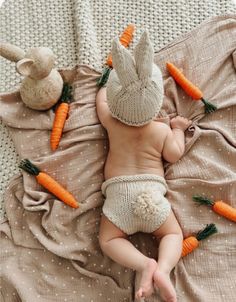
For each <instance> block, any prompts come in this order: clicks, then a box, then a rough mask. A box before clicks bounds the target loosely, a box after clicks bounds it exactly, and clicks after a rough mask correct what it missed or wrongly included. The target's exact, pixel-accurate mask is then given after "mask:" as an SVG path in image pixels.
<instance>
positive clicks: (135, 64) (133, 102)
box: [107, 31, 164, 127]
mask: <svg viewBox="0 0 236 302" xmlns="http://www.w3.org/2000/svg"><path fill="white" fill-rule="evenodd" d="M134 59H135V60H134ZM134 59H133V57H132V56H131V54H130V52H129V51H128V50H127V49H126V48H125V47H124V46H122V45H121V44H120V42H119V40H118V38H117V39H115V40H114V41H113V44H112V60H113V67H114V69H113V70H112V71H111V73H110V76H109V79H108V82H107V104H108V106H109V108H110V111H111V113H112V116H113V117H115V118H117V119H118V120H120V121H121V122H122V123H125V124H127V125H130V126H137V127H138V126H142V125H145V124H147V123H149V122H150V121H151V120H152V119H154V118H155V117H156V116H157V114H158V112H159V111H160V108H161V106H162V102H163V96H164V88H163V80H162V75H161V71H160V69H159V68H158V67H157V66H156V65H155V64H153V59H154V51H153V47H152V43H151V41H150V39H149V35H148V32H147V31H144V33H143V34H142V36H141V38H140V41H139V42H138V44H137V45H136V47H135V50H134Z"/></svg>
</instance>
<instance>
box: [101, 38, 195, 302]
mask: <svg viewBox="0 0 236 302" xmlns="http://www.w3.org/2000/svg"><path fill="white" fill-rule="evenodd" d="M134 58H135V60H134V59H133V58H132V56H131V54H130V53H129V51H128V50H127V49H125V48H124V47H123V46H122V45H121V44H120V43H119V40H118V39H117V40H115V41H113V45H112V59H113V67H114V69H113V70H112V71H111V73H110V76H109V80H108V83H107V88H102V89H100V90H99V92H98V94H97V97H96V105H97V113H98V117H99V119H100V121H101V123H102V125H103V126H104V127H105V129H106V130H107V133H108V138H109V153H108V157H107V161H106V164H105V172H104V173H105V182H104V183H103V185H102V192H103V194H104V196H105V197H106V200H105V202H104V206H103V215H102V218H101V225H100V233H99V243H100V246H101V249H102V251H103V252H104V253H105V254H106V255H108V256H109V257H110V258H111V259H113V260H114V261H116V262H118V263H119V264H121V265H123V266H125V267H128V268H131V269H133V270H135V271H137V272H140V273H141V279H140V284H139V287H138V290H137V292H136V293H135V298H136V299H138V300H139V299H141V298H145V297H149V296H150V295H151V294H152V293H153V291H154V287H156V288H159V290H160V294H161V296H162V298H163V300H164V301H169V302H170V301H171V302H174V301H177V300H176V299H177V298H176V293H175V289H174V287H173V285H172V283H171V280H170V272H171V270H172V269H173V268H174V266H175V265H176V264H177V262H178V261H179V259H180V256H181V251H182V241H183V235H182V231H181V228H180V226H179V224H178V222H177V220H176V218H175V216H174V214H173V212H172V210H171V206H170V204H169V202H168V200H167V199H166V198H165V197H164V195H165V193H166V191H167V185H166V181H165V179H164V170H163V163H162V157H163V158H164V159H165V160H166V161H168V162H170V163H175V162H176V161H178V160H179V159H180V158H181V156H182V155H183V153H184V148H185V136H184V132H185V130H186V129H187V128H188V127H189V126H190V125H191V121H189V120H187V119H186V118H183V117H180V116H177V117H175V118H173V119H171V121H170V125H171V128H172V129H171V128H170V127H169V126H167V125H166V124H164V123H161V122H158V121H154V119H155V117H156V116H157V114H158V112H159V110H160V108H161V106H162V101H163V94H164V91H163V81H162V75H161V71H160V69H159V68H158V67H157V66H156V65H154V64H153V59H154V51H153V48H152V45H151V43H150V40H149V37H148V33H147V32H144V33H143V35H142V37H141V39H140V41H139V43H138V45H137V46H136V48H135V51H134ZM136 232H145V233H151V234H153V235H154V236H156V237H157V238H158V239H161V241H160V246H159V253H158V261H156V260H155V259H152V258H149V257H147V256H145V255H143V254H142V253H141V252H140V251H139V250H138V249H136V248H135V247H134V246H133V245H132V244H131V242H130V241H128V239H127V238H128V235H131V234H134V233H136Z"/></svg>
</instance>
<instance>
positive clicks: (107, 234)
mask: <svg viewBox="0 0 236 302" xmlns="http://www.w3.org/2000/svg"><path fill="white" fill-rule="evenodd" d="M99 243H100V247H101V249H102V251H103V252H104V253H105V254H106V255H108V256H109V257H110V258H111V259H113V260H114V261H115V262H117V263H119V264H121V265H123V266H125V267H128V268H131V269H133V270H135V271H138V272H140V273H141V280H140V287H139V290H138V291H137V293H136V298H137V299H139V298H142V297H148V296H150V295H151V294H152V293H153V274H154V272H155V271H156V268H157V263H156V261H155V260H154V259H151V258H148V257H146V256H145V255H143V254H142V253H141V252H140V251H139V250H137V249H136V248H135V247H134V246H133V244H132V243H131V242H129V241H128V240H127V235H126V234H125V233H124V232H122V231H121V230H120V229H119V228H117V227H116V226H115V225H114V224H113V223H112V222H110V221H109V219H107V218H106V216H104V215H102V218H101V225H100V232H99Z"/></svg>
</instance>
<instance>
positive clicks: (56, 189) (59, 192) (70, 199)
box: [19, 159, 79, 208]
mask: <svg viewBox="0 0 236 302" xmlns="http://www.w3.org/2000/svg"><path fill="white" fill-rule="evenodd" d="M19 167H20V168H21V169H23V170H25V171H27V172H28V173H30V174H32V175H35V177H36V179H37V182H38V183H39V184H40V185H42V186H43V187H44V188H46V189H47V190H48V191H49V192H51V193H52V194H54V195H55V196H56V197H58V198H59V199H60V200H61V201H63V202H64V203H66V204H67V205H69V206H71V207H72V208H78V207H79V204H78V203H77V201H76V200H75V198H74V196H73V195H72V194H71V193H69V192H68V191H67V190H66V189H65V188H63V187H62V186H61V185H60V184H59V183H58V182H57V181H55V180H54V179H53V178H52V177H51V176H49V175H48V174H46V173H44V172H41V171H40V170H39V169H38V168H37V167H36V166H35V165H33V164H32V163H31V162H30V161H29V160H28V159H23V160H22V161H21V162H20V165H19Z"/></svg>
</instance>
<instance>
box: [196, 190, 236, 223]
mask: <svg viewBox="0 0 236 302" xmlns="http://www.w3.org/2000/svg"><path fill="white" fill-rule="evenodd" d="M193 200H194V201H196V202H198V203H200V204H206V205H209V206H211V207H212V210H213V211H214V212H215V213H217V214H219V215H221V216H223V217H225V218H227V219H229V220H232V221H234V222H236V209H235V208H233V207H231V206H230V205H229V204H227V203H225V202H224V201H222V200H218V201H213V200H211V199H209V198H207V197H204V196H193Z"/></svg>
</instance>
